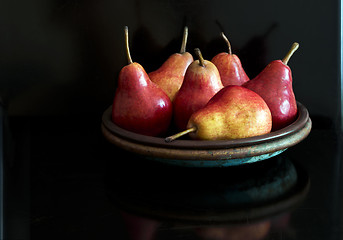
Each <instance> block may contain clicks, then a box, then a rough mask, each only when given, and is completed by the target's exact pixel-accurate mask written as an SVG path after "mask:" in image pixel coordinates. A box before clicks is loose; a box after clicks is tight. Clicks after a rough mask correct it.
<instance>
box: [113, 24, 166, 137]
mask: <svg viewBox="0 0 343 240" xmlns="http://www.w3.org/2000/svg"><path fill="white" fill-rule="evenodd" d="M125 40H126V53H127V57H128V62H129V63H128V65H126V66H125V67H123V68H122V69H121V71H120V73H119V77H118V87H117V89H116V92H115V96H114V100H113V105H112V121H113V122H114V123H115V124H117V125H118V126H120V127H122V128H124V129H126V130H129V131H132V132H135V133H140V134H143V135H149V136H158V135H162V134H163V133H165V132H166V131H167V129H168V128H169V124H170V121H171V116H172V103H171V101H170V99H169V97H168V96H167V94H165V93H164V91H163V90H162V89H161V88H160V87H158V86H157V85H156V84H155V83H153V82H152V81H151V80H150V79H149V76H148V74H147V73H146V72H145V70H144V68H143V67H142V66H141V65H140V64H139V63H136V62H132V59H131V55H130V51H129V43H128V42H129V41H128V28H127V27H125Z"/></svg>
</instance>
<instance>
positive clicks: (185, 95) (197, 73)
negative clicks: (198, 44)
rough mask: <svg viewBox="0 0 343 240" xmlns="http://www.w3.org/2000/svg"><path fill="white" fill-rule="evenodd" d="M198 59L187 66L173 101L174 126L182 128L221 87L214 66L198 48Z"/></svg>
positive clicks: (196, 51)
mask: <svg viewBox="0 0 343 240" xmlns="http://www.w3.org/2000/svg"><path fill="white" fill-rule="evenodd" d="M195 53H196V54H197V56H198V58H199V59H198V60H195V61H193V62H192V63H191V64H190V65H189V67H188V68H187V71H186V74H185V78H184V80H183V83H182V85H181V88H180V90H179V91H178V93H177V94H176V96H175V99H174V102H173V105H174V106H173V115H174V122H175V125H176V127H177V128H178V129H179V130H184V129H185V128H186V126H187V122H188V120H189V117H190V116H191V115H192V114H193V113H194V112H195V111H197V110H199V109H200V108H202V107H204V106H205V105H206V104H207V102H208V101H209V100H210V99H211V98H212V97H213V96H214V95H215V94H216V93H217V92H218V91H219V90H220V89H222V88H223V84H222V82H221V80H220V75H219V72H218V70H217V68H216V66H215V65H214V64H213V63H211V62H210V61H207V60H205V59H204V58H203V57H202V54H201V52H200V50H199V49H198V48H196V49H195Z"/></svg>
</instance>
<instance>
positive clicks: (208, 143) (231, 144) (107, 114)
mask: <svg viewBox="0 0 343 240" xmlns="http://www.w3.org/2000/svg"><path fill="white" fill-rule="evenodd" d="M297 107H298V116H297V119H296V120H295V121H294V122H293V123H291V124H290V125H288V126H286V127H284V128H282V129H280V130H277V131H273V132H270V133H267V134H263V135H260V136H255V137H249V138H242V139H232V140H192V139H177V140H174V141H172V142H169V143H167V142H165V140H164V139H165V138H164V137H152V136H146V135H142V134H138V133H134V132H131V131H128V130H125V129H123V128H121V127H119V126H118V125H116V124H115V123H113V122H112V119H111V116H112V105H111V106H109V107H108V108H107V109H106V110H105V111H104V113H103V115H102V125H103V126H104V127H105V128H106V129H107V130H108V131H109V132H111V133H112V134H114V135H116V136H118V137H120V138H122V139H125V140H127V141H129V142H136V143H139V144H142V145H147V146H153V147H160V148H173V149H199V150H201V149H228V148H236V147H243V146H251V145H255V144H261V143H265V142H269V141H273V140H277V139H279V138H283V137H286V136H288V135H291V134H293V133H295V132H297V131H299V130H300V129H302V128H303V127H304V126H305V124H306V123H307V121H308V120H309V113H308V110H307V108H306V107H305V106H304V105H303V104H301V103H300V102H298V101H297Z"/></svg>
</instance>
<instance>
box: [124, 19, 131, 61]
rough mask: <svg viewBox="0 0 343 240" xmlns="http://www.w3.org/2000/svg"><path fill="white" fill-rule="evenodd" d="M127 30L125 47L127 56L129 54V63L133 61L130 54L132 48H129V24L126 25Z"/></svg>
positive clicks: (125, 29)
mask: <svg viewBox="0 0 343 240" xmlns="http://www.w3.org/2000/svg"><path fill="white" fill-rule="evenodd" d="M124 31H125V48H126V56H127V61H128V63H129V64H131V63H133V61H132V58H131V54H130V48H129V28H128V26H125V27H124Z"/></svg>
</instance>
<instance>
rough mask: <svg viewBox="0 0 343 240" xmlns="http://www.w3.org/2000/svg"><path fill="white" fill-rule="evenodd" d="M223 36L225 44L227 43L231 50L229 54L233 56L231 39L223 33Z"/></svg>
mask: <svg viewBox="0 0 343 240" xmlns="http://www.w3.org/2000/svg"><path fill="white" fill-rule="evenodd" d="M221 35H222V38H223V39H224V40H225V42H226V44H227V46H228V48H229V54H230V55H231V54H232V50H231V44H230V41H229V39H228V38H227V37H226V36H225V34H224V33H223V32H222V33H221Z"/></svg>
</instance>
